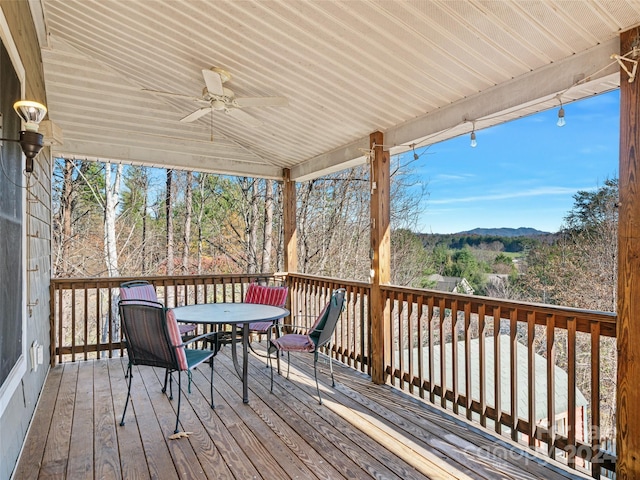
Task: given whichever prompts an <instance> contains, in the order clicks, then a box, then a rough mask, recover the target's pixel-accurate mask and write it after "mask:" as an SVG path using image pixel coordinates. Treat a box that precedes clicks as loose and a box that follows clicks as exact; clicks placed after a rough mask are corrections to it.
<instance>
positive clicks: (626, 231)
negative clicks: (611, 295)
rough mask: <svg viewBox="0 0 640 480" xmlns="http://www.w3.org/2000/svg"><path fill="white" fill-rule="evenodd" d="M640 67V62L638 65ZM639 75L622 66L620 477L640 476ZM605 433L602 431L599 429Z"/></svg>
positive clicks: (638, 40) (633, 37) (630, 35)
mask: <svg viewBox="0 0 640 480" xmlns="http://www.w3.org/2000/svg"><path fill="white" fill-rule="evenodd" d="M638 47H640V29H639V28H634V29H632V30H629V31H627V32H624V33H622V34H621V35H620V54H621V55H627V54H629V57H628V58H629V60H631V61H638V60H640V56H639V55H638V53H637V50H636V49H637V48H638ZM633 69H634V71H635V66H634V67H633ZM639 148H640V79H638V78H637V77H636V78H635V79H630V77H629V75H628V74H627V73H626V72H625V71H624V69H622V68H621V69H620V173H619V182H620V183H619V198H620V202H619V211H618V325H617V337H618V384H617V385H618V386H617V395H616V398H617V407H616V408H617V414H616V432H617V442H616V453H617V456H618V459H617V465H616V476H617V478H618V479H619V480H624V479H629V478H640V415H638V414H637V412H636V409H637V406H638V404H639V403H640V389H639V388H638V385H639V384H640V368H639V366H638V353H637V349H638V344H639V343H640V322H639V321H638V318H637V316H638V307H639V306H640V242H638V238H640V178H639V177H638V175H640V163H639V158H638V149H639ZM598 435H600V432H598Z"/></svg>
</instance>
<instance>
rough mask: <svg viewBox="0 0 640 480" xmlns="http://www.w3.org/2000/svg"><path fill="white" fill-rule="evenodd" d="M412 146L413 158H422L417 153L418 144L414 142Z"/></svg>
mask: <svg viewBox="0 0 640 480" xmlns="http://www.w3.org/2000/svg"><path fill="white" fill-rule="evenodd" d="M411 148H412V149H413V159H414V160H418V158H420V157H419V156H418V154H417V153H416V144H415V143H414V144H413V145H411Z"/></svg>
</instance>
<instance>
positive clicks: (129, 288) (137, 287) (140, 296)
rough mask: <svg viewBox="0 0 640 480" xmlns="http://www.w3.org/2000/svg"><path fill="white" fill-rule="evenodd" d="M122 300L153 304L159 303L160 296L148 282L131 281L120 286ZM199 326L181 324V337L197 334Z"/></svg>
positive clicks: (179, 326) (179, 327)
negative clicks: (147, 301)
mask: <svg viewBox="0 0 640 480" xmlns="http://www.w3.org/2000/svg"><path fill="white" fill-rule="evenodd" d="M120 299H121V300H151V301H152V302H158V295H157V293H156V288H155V287H154V286H153V285H151V284H150V283H149V282H147V281H146V280H131V281H129V282H124V283H121V284H120ZM196 328H197V326H196V325H191V324H184V323H179V324H178V329H179V330H180V335H181V336H183V337H184V336H185V335H192V334H193V332H195V330H196Z"/></svg>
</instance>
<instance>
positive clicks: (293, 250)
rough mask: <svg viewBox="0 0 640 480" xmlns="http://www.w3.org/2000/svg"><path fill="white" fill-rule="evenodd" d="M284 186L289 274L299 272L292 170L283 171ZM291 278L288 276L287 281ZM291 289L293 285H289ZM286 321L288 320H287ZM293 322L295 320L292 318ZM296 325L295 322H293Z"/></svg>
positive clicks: (289, 300) (285, 243) (284, 218)
mask: <svg viewBox="0 0 640 480" xmlns="http://www.w3.org/2000/svg"><path fill="white" fill-rule="evenodd" d="M282 176H283V181H284V184H283V186H282V217H283V234H284V270H285V271H286V272H287V274H289V273H296V272H297V271H298V235H297V223H296V205H297V200H296V182H295V181H294V180H291V170H289V169H288V168H285V169H283V171H282ZM288 279H289V276H288V275H287V281H288ZM289 288H290V289H291V285H289ZM286 307H287V309H288V310H289V311H290V312H292V310H291V295H288V296H287V305H286ZM285 321H286V320H285ZM290 321H291V322H293V318H290ZM293 323H295V322H293Z"/></svg>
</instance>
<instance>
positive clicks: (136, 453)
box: [109, 360, 150, 480]
mask: <svg viewBox="0 0 640 480" xmlns="http://www.w3.org/2000/svg"><path fill="white" fill-rule="evenodd" d="M125 368H126V362H124V367H123V364H122V362H118V361H116V360H114V361H112V362H109V380H110V383H111V395H112V398H113V412H114V422H115V423H116V430H115V431H116V436H117V439H118V450H119V451H120V452H121V453H120V468H121V469H122V476H123V478H135V479H136V480H147V479H149V478H150V476H149V467H148V466H147V461H146V459H145V452H144V447H143V446H142V439H141V437H140V432H139V431H138V430H134V429H133V428H130V429H128V430H125V429H124V428H123V427H121V426H120V419H121V418H122V409H123V408H124V402H125V400H126V399H127V379H126V378H124V375H125Z"/></svg>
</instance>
